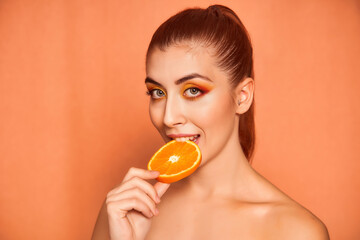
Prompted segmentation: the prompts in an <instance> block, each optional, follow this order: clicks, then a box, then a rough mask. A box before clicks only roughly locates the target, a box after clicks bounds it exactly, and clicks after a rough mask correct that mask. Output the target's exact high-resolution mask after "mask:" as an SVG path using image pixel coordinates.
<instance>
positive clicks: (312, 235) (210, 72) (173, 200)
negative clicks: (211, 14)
mask: <svg viewBox="0 0 360 240" xmlns="http://www.w3.org/2000/svg"><path fill="white" fill-rule="evenodd" d="M146 73H147V77H148V78H150V79H151V80H153V81H151V82H147V83H146V86H147V88H148V90H149V94H150V105H149V113H150V118H151V121H152V123H153V124H154V126H155V127H156V129H157V130H158V131H159V133H160V134H161V136H162V137H163V139H164V140H165V142H168V141H170V140H171V138H169V137H168V136H167V135H169V134H180V133H187V134H200V138H199V144H198V145H199V148H200V150H201V152H202V162H201V164H200V167H199V168H198V169H197V170H196V171H195V172H194V173H193V174H192V175H190V176H189V177H187V178H185V179H183V180H180V181H178V182H176V183H172V184H164V183H159V182H157V183H156V184H155V185H151V184H150V183H148V181H147V180H149V179H155V178H156V177H157V174H158V173H156V172H154V173H152V172H150V171H147V170H144V169H135V168H131V169H130V170H129V172H128V173H127V174H126V176H125V178H124V180H123V182H122V183H121V184H120V185H119V186H118V187H117V188H115V189H113V190H112V191H110V192H109V194H108V195H107V199H106V201H105V202H104V205H103V207H102V209H101V211H100V214H99V217H98V220H97V223H96V226H95V229H94V233H93V238H92V239H113V240H115V239H269V240H271V239H287V240H288V239H293V240H297V239H312V240H326V239H329V235H328V231H327V229H326V227H325V225H324V224H323V223H322V222H321V221H320V220H319V219H318V218H317V217H316V216H314V215H313V214H312V213H311V212H310V211H308V210H307V209H305V208H304V207H303V206H301V205H300V204H298V203H297V202H295V201H294V200H292V199H291V198H290V197H288V196H287V195H286V194H285V193H283V192H282V191H281V190H279V189H278V188H277V187H275V186H274V185H273V184H271V183H270V182H269V181H268V180H266V179H265V178H264V177H263V176H261V175H260V174H259V173H257V172H256V171H255V170H254V169H253V168H252V167H251V166H250V164H249V163H248V160H247V159H246V157H245V155H244V153H243V151H242V148H241V146H240V142H239V137H238V123H239V117H240V115H241V114H243V113H245V112H246V111H247V110H248V109H249V108H250V106H251V104H252V101H253V96H254V88H255V85H254V81H253V79H251V78H246V79H244V80H243V81H242V82H241V83H239V85H238V86H237V87H236V88H235V89H232V88H231V86H230V84H229V76H228V74H227V73H226V72H224V71H223V70H222V69H220V68H219V67H218V66H217V64H216V59H215V58H214V57H213V54H212V51H211V49H209V48H206V49H205V48H203V47H201V46H197V45H195V44H192V43H188V42H187V43H182V44H180V45H173V46H170V47H168V48H167V49H166V50H165V51H161V50H159V49H155V50H154V51H153V52H152V54H151V55H150V57H149V59H148V61H147V68H146ZM194 74H198V75H197V76H196V75H194ZM199 75H200V76H202V77H199ZM186 76H195V77H191V78H190V79H189V78H188V79H187V80H186V81H183V82H182V83H180V84H176V81H177V80H179V79H182V78H184V77H186ZM204 77H205V78H204ZM154 81H155V82H156V83H154ZM238 100H240V102H241V103H240V105H238V104H237V101H238ZM163 195H164V196H163ZM157 197H159V198H162V199H161V202H159V200H158V198H157ZM156 209H158V211H157V210H156Z"/></svg>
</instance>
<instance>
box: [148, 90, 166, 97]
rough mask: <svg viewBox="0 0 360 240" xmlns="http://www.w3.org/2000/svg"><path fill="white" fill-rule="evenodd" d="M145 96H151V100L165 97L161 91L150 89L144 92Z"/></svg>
mask: <svg viewBox="0 0 360 240" xmlns="http://www.w3.org/2000/svg"><path fill="white" fill-rule="evenodd" d="M146 94H147V95H149V96H151V98H153V99H159V98H162V97H164V96H165V92H164V91H163V90H161V89H157V88H155V89H152V90H150V91H148V92H146Z"/></svg>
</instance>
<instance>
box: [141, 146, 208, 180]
mask: <svg viewBox="0 0 360 240" xmlns="http://www.w3.org/2000/svg"><path fill="white" fill-rule="evenodd" d="M200 162H201V152H200V148H199V146H198V145H197V144H196V143H194V142H193V141H190V140H187V141H185V142H177V141H175V140H172V141H170V142H168V143H166V144H165V145H164V146H162V147H161V148H160V149H159V150H158V151H157V152H156V153H155V154H154V156H152V158H151V159H150V161H149V163H148V165H147V168H148V169H149V170H154V171H159V172H160V175H159V177H157V178H156V180H158V181H159V182H164V183H172V182H176V181H179V180H181V179H183V178H185V177H187V176H189V175H190V174H192V173H193V172H194V171H195V170H196V169H197V168H198V167H199V165H200Z"/></svg>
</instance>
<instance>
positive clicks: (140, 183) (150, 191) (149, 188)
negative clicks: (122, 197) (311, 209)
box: [108, 177, 160, 203]
mask: <svg viewBox="0 0 360 240" xmlns="http://www.w3.org/2000/svg"><path fill="white" fill-rule="evenodd" d="M135 187H137V188H140V189H141V190H142V191H144V192H145V193H146V194H147V195H149V196H150V197H151V198H152V199H153V201H155V202H156V203H159V202H160V197H159V196H158V194H157V192H156V190H155V188H154V186H153V185H151V184H150V183H148V182H146V181H145V180H143V179H141V178H139V177H133V178H131V179H130V180H128V181H127V182H125V183H123V184H122V185H121V186H119V187H118V188H115V189H113V190H112V191H110V192H109V193H108V197H111V196H112V195H114V194H119V193H121V192H123V191H126V190H128V189H131V188H135Z"/></svg>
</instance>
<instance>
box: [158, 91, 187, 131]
mask: <svg viewBox="0 0 360 240" xmlns="http://www.w3.org/2000/svg"><path fill="white" fill-rule="evenodd" d="M163 122H164V124H165V125H166V126H167V127H169V128H171V127H175V126H177V125H181V124H184V123H185V122H186V117H185V116H184V112H183V110H182V106H181V103H180V100H177V99H175V98H169V97H168V98H167V100H166V105H165V113H164V120H163Z"/></svg>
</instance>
